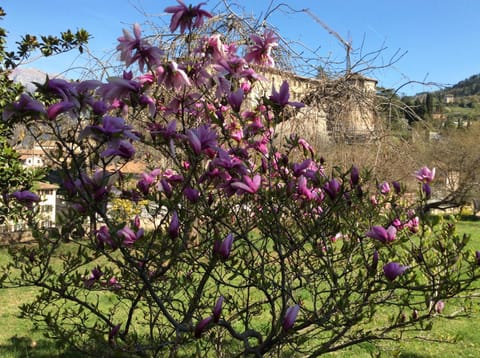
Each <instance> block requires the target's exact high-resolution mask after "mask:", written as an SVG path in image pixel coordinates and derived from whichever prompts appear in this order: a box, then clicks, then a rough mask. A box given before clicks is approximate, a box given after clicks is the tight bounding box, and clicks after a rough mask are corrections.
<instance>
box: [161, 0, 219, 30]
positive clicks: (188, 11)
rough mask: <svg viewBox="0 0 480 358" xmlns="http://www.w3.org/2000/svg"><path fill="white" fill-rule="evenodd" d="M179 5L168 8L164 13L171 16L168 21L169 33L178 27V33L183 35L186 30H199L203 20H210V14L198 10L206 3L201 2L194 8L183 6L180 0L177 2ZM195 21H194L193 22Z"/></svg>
mask: <svg viewBox="0 0 480 358" xmlns="http://www.w3.org/2000/svg"><path fill="white" fill-rule="evenodd" d="M177 2H178V3H179V4H180V5H177V6H169V7H167V8H166V9H165V10H164V11H165V12H167V13H169V14H173V15H172V19H171V20H170V31H172V32H174V31H175V30H176V29H177V28H178V27H180V33H181V34H183V33H184V32H185V30H186V29H188V31H191V30H192V29H193V28H199V27H201V26H202V25H203V21H204V20H203V18H204V17H208V18H211V17H212V14H210V13H209V12H208V11H205V10H202V9H200V7H201V6H202V5H204V4H206V3H204V2H202V3H200V4H198V5H196V6H193V5H189V6H187V5H185V3H184V2H183V1H182V0H177ZM194 19H195V21H194Z"/></svg>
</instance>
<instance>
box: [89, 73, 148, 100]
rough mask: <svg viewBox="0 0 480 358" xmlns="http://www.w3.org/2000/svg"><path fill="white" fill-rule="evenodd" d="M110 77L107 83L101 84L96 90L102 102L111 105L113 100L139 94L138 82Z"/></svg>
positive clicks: (139, 86)
mask: <svg viewBox="0 0 480 358" xmlns="http://www.w3.org/2000/svg"><path fill="white" fill-rule="evenodd" d="M126 75H127V74H124V77H123V78H122V77H110V78H109V79H108V83H106V84H103V85H102V86H100V88H99V89H98V90H97V92H98V94H99V95H100V96H101V97H102V98H103V100H105V101H107V102H109V103H113V102H114V101H115V100H121V99H123V98H126V97H129V96H130V94H132V93H134V94H138V93H139V92H140V88H141V85H140V83H139V82H137V81H134V80H132V79H128V78H125V77H128V76H126Z"/></svg>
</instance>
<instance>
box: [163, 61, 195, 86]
mask: <svg viewBox="0 0 480 358" xmlns="http://www.w3.org/2000/svg"><path fill="white" fill-rule="evenodd" d="M155 73H156V74H157V82H158V84H162V83H163V84H164V85H165V86H166V87H167V88H169V89H175V90H176V91H179V90H182V89H183V88H184V87H185V86H191V85H192V83H191V82H190V79H189V78H188V76H187V74H186V73H185V71H184V70H183V69H182V68H180V67H179V66H178V64H177V63H176V62H175V61H170V63H169V64H167V65H162V66H158V67H157V68H156V70H155Z"/></svg>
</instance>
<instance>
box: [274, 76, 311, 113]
mask: <svg viewBox="0 0 480 358" xmlns="http://www.w3.org/2000/svg"><path fill="white" fill-rule="evenodd" d="M289 98H290V86H289V85H288V82H287V81H283V83H282V85H281V86H280V92H277V90H276V89H275V87H274V86H272V95H271V96H270V100H271V101H272V102H273V103H274V104H276V105H278V106H280V107H285V106H286V105H290V106H293V107H296V108H301V107H305V105H304V104H303V103H300V102H289V101H288V100H289Z"/></svg>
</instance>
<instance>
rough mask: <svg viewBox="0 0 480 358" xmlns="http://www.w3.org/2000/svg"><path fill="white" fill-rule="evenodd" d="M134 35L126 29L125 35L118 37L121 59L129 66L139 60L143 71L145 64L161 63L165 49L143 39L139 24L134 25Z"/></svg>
mask: <svg viewBox="0 0 480 358" xmlns="http://www.w3.org/2000/svg"><path fill="white" fill-rule="evenodd" d="M133 35H134V36H132V34H131V33H130V32H129V31H127V30H125V29H124V30H123V36H121V37H119V38H118V42H120V43H119V44H118V46H117V50H118V51H120V60H121V61H124V62H125V64H126V66H127V67H128V66H130V65H131V64H132V63H135V62H137V61H138V66H139V67H140V71H142V72H143V70H144V68H145V64H147V66H149V67H153V66H155V65H159V64H160V62H161V57H162V56H163V51H162V50H161V49H159V48H158V47H156V46H151V45H150V44H148V43H147V42H146V41H145V40H143V39H142V37H141V35H142V32H141V29H140V25H139V24H135V25H133ZM134 51H135V52H134Z"/></svg>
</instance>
